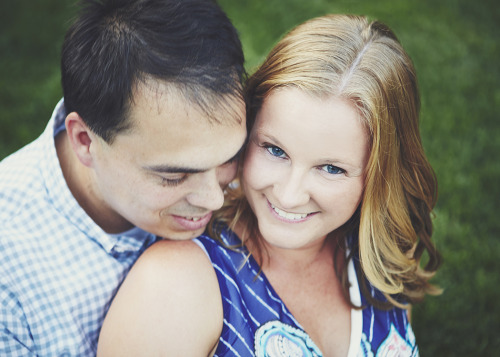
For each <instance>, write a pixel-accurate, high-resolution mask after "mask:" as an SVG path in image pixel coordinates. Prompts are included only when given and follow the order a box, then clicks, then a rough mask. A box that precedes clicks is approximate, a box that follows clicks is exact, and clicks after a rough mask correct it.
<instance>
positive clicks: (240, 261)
mask: <svg viewBox="0 0 500 357" xmlns="http://www.w3.org/2000/svg"><path fill="white" fill-rule="evenodd" d="M222 240H223V242H224V244H225V245H226V246H231V247H235V246H239V244H240V241H239V238H238V237H237V236H236V235H235V234H234V233H233V232H231V231H230V230H228V229H227V228H226V229H225V230H223V232H222ZM194 241H195V242H196V243H197V244H198V245H199V246H200V247H201V248H202V249H203V250H204V251H205V252H206V254H207V255H208V257H209V259H210V260H211V262H212V265H213V267H214V270H215V272H216V274H217V278H218V280H219V287H220V292H221V296H222V302H223V309H224V326H223V328H222V333H221V336H220V339H219V344H218V347H217V350H216V352H215V355H216V356H258V357H261V356H262V357H264V356H265V357H281V356H288V357H289V356H312V357H316V356H322V353H321V351H320V350H319V348H318V347H317V346H316V345H315V344H314V342H313V341H312V339H311V338H310V337H309V336H308V335H307V333H306V332H305V331H304V329H303V328H302V327H301V326H300V324H299V323H298V322H297V321H296V320H295V318H294V317H293V315H292V314H291V313H290V311H289V310H288V309H287V307H286V306H285V304H284V302H283V301H282V300H281V299H280V297H279V296H278V295H277V294H276V292H275V291H274V289H273V287H272V286H271V284H270V283H269V281H268V280H267V278H266V276H265V275H264V274H263V273H261V274H259V275H258V276H257V272H258V271H259V266H258V265H257V262H256V261H255V260H254V259H253V257H251V256H250V257H249V258H248V259H247V256H248V252H247V251H246V249H245V248H237V251H235V250H234V249H228V248H226V247H225V246H223V245H221V244H220V243H218V242H216V241H215V240H213V239H211V238H209V237H208V236H201V237H198V238H197V239H195V240H194ZM355 269H356V270H357V269H359V266H357V264H355V263H353V262H352V261H351V262H350V264H349V281H350V282H351V289H350V295H351V299H352V300H353V302H354V303H355V304H359V303H362V304H364V305H367V303H366V300H365V299H364V297H363V296H361V293H360V291H359V287H358V283H357V280H356V272H355ZM372 294H373V295H374V296H377V297H378V295H381V294H380V293H378V292H377V291H376V290H375V289H372ZM376 294H377V295H376ZM348 356H350V357H351V356H352V357H356V356H373V357H374V356H418V348H417V346H416V344H415V337H414V335H413V332H412V329H411V326H410V324H409V322H408V319H407V315H406V311H404V310H401V309H392V310H389V311H381V310H378V309H375V308H374V307H373V306H368V307H367V308H365V309H363V310H352V311H351V341H350V347H349V354H348Z"/></svg>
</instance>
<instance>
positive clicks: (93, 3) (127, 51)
mask: <svg viewBox="0 0 500 357" xmlns="http://www.w3.org/2000/svg"><path fill="white" fill-rule="evenodd" d="M80 4H81V11H80V15H79V16H78V18H77V19H76V21H75V22H74V23H73V25H72V26H71V27H70V29H69V30H68V32H67V34H66V37H65V39H64V43H63V49H62V58H61V68H62V85H63V93H64V102H65V107H66V111H67V112H68V113H69V112H73V111H75V112H78V114H79V115H80V116H81V117H82V118H83V120H84V121H85V123H86V124H87V125H88V126H89V127H90V128H91V130H93V131H94V132H95V133H96V134H98V135H99V136H101V137H102V138H103V139H104V140H105V141H107V142H111V141H112V140H113V138H114V137H115V136H116V135H117V134H118V133H119V132H121V131H122V130H125V129H127V128H130V126H131V125H133V124H132V123H131V122H130V120H129V117H128V114H129V111H130V106H131V105H132V101H133V95H134V93H136V92H137V90H138V86H140V85H143V84H145V83H146V82H148V81H150V80H151V79H154V80H156V81H160V82H165V83H168V84H169V85H172V86H175V87H176V88H177V90H178V92H179V93H181V94H182V95H183V96H184V98H185V99H186V100H189V101H190V102H192V103H193V104H194V105H196V106H198V108H199V109H200V110H202V111H203V113H205V114H206V116H207V119H208V120H213V121H214V122H217V120H218V119H217V113H216V112H215V111H214V108H216V109H220V108H221V107H224V106H225V105H226V104H227V101H231V100H232V99H235V100H242V82H243V80H244V79H245V76H246V75H245V71H244V67H243V62H244V57H243V51H242V47H241V42H240V40H239V37H238V34H237V31H236V29H235V28H234V26H233V25H232V24H231V22H230V20H229V19H228V18H227V16H226V15H225V13H224V12H223V11H222V9H221V8H220V7H219V6H218V5H217V4H216V3H215V1H211V0H84V1H81V3H80Z"/></svg>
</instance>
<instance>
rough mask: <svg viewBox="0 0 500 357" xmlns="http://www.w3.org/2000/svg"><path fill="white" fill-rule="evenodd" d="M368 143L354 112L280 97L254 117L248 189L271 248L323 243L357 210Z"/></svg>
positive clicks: (274, 95)
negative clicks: (327, 236) (329, 234)
mask: <svg viewBox="0 0 500 357" xmlns="http://www.w3.org/2000/svg"><path fill="white" fill-rule="evenodd" d="M368 142H369V138H368V135H367V132H366V129H365V127H364V126H363V124H362V122H361V119H360V118H359V115H358V113H357V111H356V109H355V108H354V106H353V105H352V104H351V103H350V102H348V101H346V100H342V99H338V98H333V97H332V98H328V99H318V98H314V97H312V96H309V95H308V94H306V93H304V92H302V91H300V90H299V89H296V88H284V89H278V90H275V91H273V92H271V94H270V95H269V96H268V97H267V98H266V99H265V101H264V103H263V105H262V108H261V110H260V111H259V113H258V114H257V117H256V121H255V124H254V127H253V129H252V131H251V133H250V141H249V144H248V145H249V146H248V149H247V154H246V157H245V162H244V166H243V187H244V190H245V194H246V196H247V198H248V202H249V203H250V206H251V207H252V210H253V211H254V213H255V215H256V216H257V219H258V224H259V230H260V233H261V234H262V237H263V238H264V240H265V241H266V243H267V244H270V245H271V246H276V247H280V248H292V249H293V248H303V247H309V246H311V245H314V244H317V243H320V244H321V243H322V242H323V239H324V238H325V236H326V235H327V234H328V233H329V232H331V231H333V230H335V229H337V228H339V227H340V226H341V225H343V224H344V223H345V222H346V221H347V220H348V219H349V218H350V217H351V216H352V215H353V213H354V212H355V210H356V208H357V207H358V205H359V203H360V201H361V197H362V193H363V186H364V169H365V166H366V164H367V161H368V156H369V152H368V151H369V146H368Z"/></svg>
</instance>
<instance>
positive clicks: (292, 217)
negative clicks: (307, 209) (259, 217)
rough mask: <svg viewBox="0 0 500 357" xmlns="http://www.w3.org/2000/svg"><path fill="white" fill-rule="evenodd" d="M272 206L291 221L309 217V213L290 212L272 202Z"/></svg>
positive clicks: (281, 215)
mask: <svg viewBox="0 0 500 357" xmlns="http://www.w3.org/2000/svg"><path fill="white" fill-rule="evenodd" d="M271 207H272V208H273V210H274V212H276V213H277V214H278V215H279V216H280V217H283V218H286V219H288V220H291V221H295V220H299V219H304V218H306V217H307V213H288V212H285V211H282V210H280V209H279V208H278V207H275V206H274V205H273V204H271Z"/></svg>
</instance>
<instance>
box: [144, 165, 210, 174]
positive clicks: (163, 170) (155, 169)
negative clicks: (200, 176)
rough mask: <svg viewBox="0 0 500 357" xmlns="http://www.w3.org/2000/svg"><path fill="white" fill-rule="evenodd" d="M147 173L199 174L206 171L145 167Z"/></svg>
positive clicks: (170, 167) (175, 167) (164, 166)
mask: <svg viewBox="0 0 500 357" xmlns="http://www.w3.org/2000/svg"><path fill="white" fill-rule="evenodd" d="M143 168H144V169H145V170H147V171H152V172H158V173H163V174H197V173H199V172H203V171H206V170H202V169H193V168H190V167H181V166H170V165H151V166H144V167H143Z"/></svg>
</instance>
